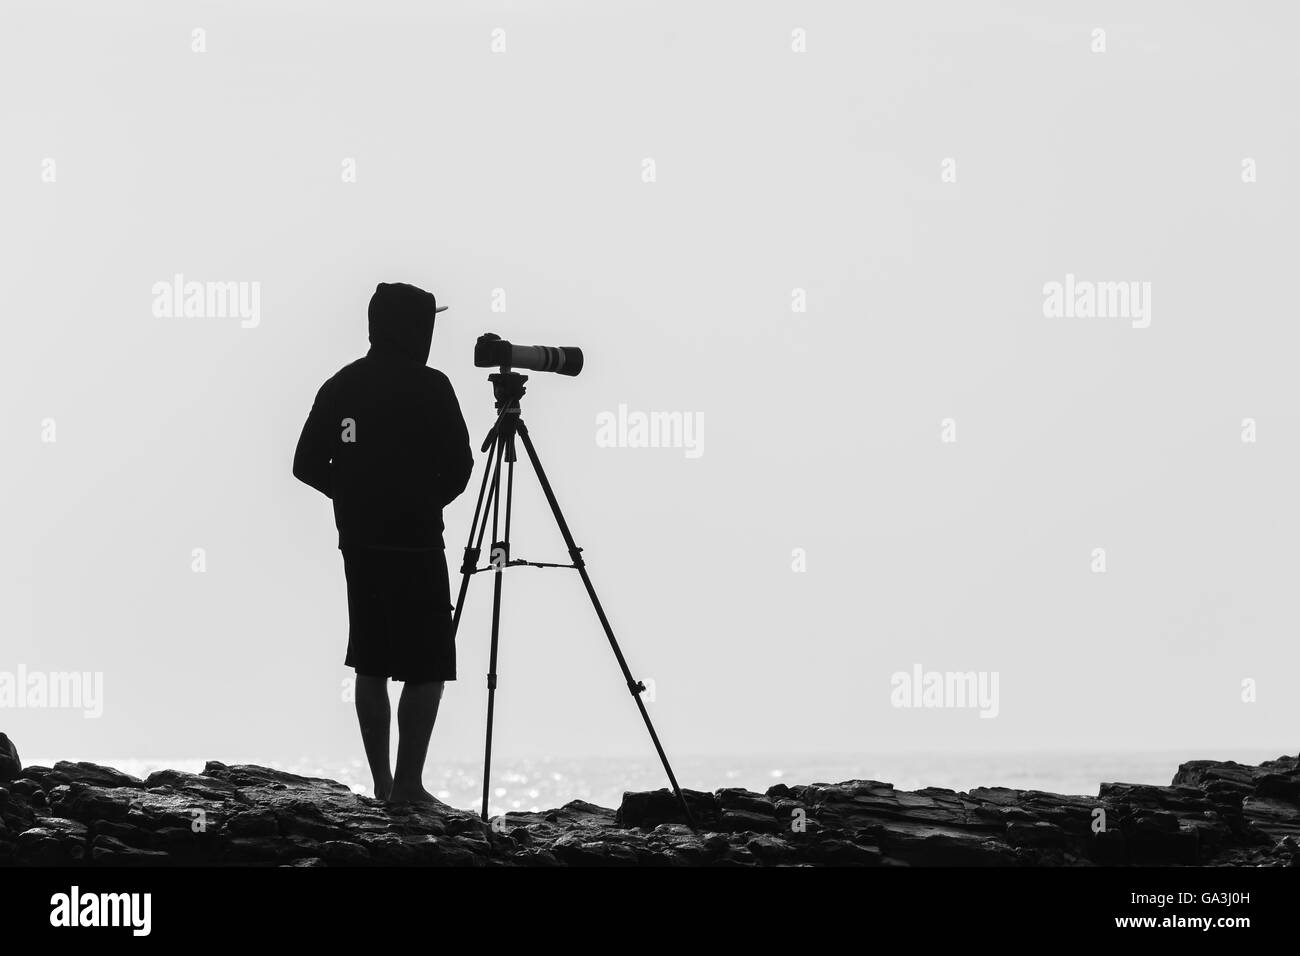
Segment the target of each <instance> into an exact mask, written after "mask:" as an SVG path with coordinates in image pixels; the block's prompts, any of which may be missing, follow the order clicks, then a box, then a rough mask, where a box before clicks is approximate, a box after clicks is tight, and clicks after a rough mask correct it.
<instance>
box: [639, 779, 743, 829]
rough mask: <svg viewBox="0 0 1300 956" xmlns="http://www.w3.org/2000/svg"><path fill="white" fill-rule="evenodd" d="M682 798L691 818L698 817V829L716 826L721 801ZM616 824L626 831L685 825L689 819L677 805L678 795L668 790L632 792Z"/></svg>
mask: <svg viewBox="0 0 1300 956" xmlns="http://www.w3.org/2000/svg"><path fill="white" fill-rule="evenodd" d="M682 796H683V797H684V798H685V799H686V806H687V807H689V808H690V811H691V815H692V816H693V817H695V822H696V825H698V826H711V825H713V824H716V822H717V819H718V801H717V798H716V797H714V795H713V794H711V793H703V792H701V791H699V790H683V791H682ZM614 820H615V822H616V823H617V824H619V825H620V826H625V827H655V826H658V825H659V824H661V823H685V822H686V815H685V814H684V813H682V807H681V804H679V803H678V802H677V795H676V794H675V793H673V792H672V791H671V790H669V789H668V788H667V787H665V788H664V789H662V790H649V791H642V792H632V791H629V792H628V793H625V794H623V803H622V805H621V806H619V808H618V813H617V814H616V815H615V818H614Z"/></svg>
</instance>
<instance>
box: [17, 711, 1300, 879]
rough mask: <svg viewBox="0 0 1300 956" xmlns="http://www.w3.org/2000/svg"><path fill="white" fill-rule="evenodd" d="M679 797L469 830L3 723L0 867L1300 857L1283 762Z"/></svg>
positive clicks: (259, 776)
mask: <svg viewBox="0 0 1300 956" xmlns="http://www.w3.org/2000/svg"><path fill="white" fill-rule="evenodd" d="M687 798H688V801H689V802H690V804H691V809H692V812H693V813H694V814H695V815H696V817H697V820H698V822H699V824H700V827H699V831H698V832H692V831H691V830H690V829H689V828H687V827H686V826H685V825H684V824H683V823H682V821H681V816H680V810H679V809H678V806H677V803H676V800H675V799H674V798H673V796H672V794H671V793H670V792H669V791H667V790H659V791H652V792H641V793H627V794H625V795H624V797H623V802H622V805H621V806H620V807H619V808H618V810H611V809H606V808H604V807H598V806H595V805H594V804H590V803H583V802H581V801H573V802H571V803H568V804H566V805H565V806H563V807H560V808H559V809H557V810H551V811H548V812H542V813H509V814H507V815H505V816H504V817H501V818H497V819H496V820H494V821H492V822H491V823H490V824H488V825H484V824H482V823H481V822H480V821H479V820H478V818H477V817H476V816H475V815H474V814H472V813H470V812H467V811H464V810H457V809H455V808H452V807H448V806H445V805H443V804H438V805H436V806H432V807H414V806H388V805H385V804H383V803H381V802H379V801H377V800H374V799H371V798H369V797H363V796H359V795H357V794H355V793H353V792H352V791H351V790H350V789H349V788H347V787H346V786H344V785H343V784H341V783H336V782H335V781H332V780H323V779H318V778H311V777H300V776H296V775H294V774H290V773H285V772H283V771H279V770H273V769H269V768H266V767H257V766H227V765H225V764H222V763H218V762H216V761H211V762H209V763H208V764H207V766H206V767H205V768H204V771H203V773H201V774H193V773H184V772H181V771H177V770H161V771H158V772H157V773H153V774H150V775H149V777H148V778H147V779H145V780H140V779H137V778H135V777H132V776H129V775H127V774H124V773H121V772H119V771H117V770H114V769H112V768H109V767H101V766H98V765H96V764H90V763H71V762H66V761H65V762H60V763H58V764H56V765H55V766H54V767H23V766H22V765H21V762H20V761H19V760H18V755H17V752H16V750H14V748H13V745H12V744H11V743H10V742H9V740H8V738H7V737H5V736H4V735H3V734H0V866H12V865H37V866H49V865H55V866H57V865H74V866H76V865H100V866H123V865H146V866H150V865H154V866H158V865H161V866H167V865H201V866H208V865H218V866H219V865H241V866H274V865H280V866H354V865H380V866H411V865H427V866H638V865H640V866H790V865H794V866H799V865H812V866H934V865H937V866H1094V865H1101V866H1124V865H1185V866H1300V759H1298V758H1296V757H1280V758H1278V759H1277V760H1270V761H1265V762H1264V763H1262V764H1260V765H1259V766H1246V765H1242V764H1237V763H1232V762H1218V761H1211V760H1194V761H1190V762H1188V763H1185V764H1183V765H1182V766H1180V767H1179V769H1178V772H1177V774H1176V775H1175V776H1174V779H1173V781H1172V783H1171V784H1170V785H1169V786H1167V787H1160V786H1150V785H1145V784H1126V783H1107V784H1103V785H1102V786H1101V788H1100V792H1099V793H1098V795H1097V796H1096V797H1084V796H1062V795H1059V794H1053V793H1043V792H1040V791H1035V790H1009V789H1005V788H1001V787H987V788H977V789H974V790H971V791H969V792H961V793H958V792H954V791H952V790H943V789H938V788H926V789H922V790H917V791H902V790H895V789H894V787H893V786H892V785H890V784H888V783H880V782H877V781H873V780H850V781H845V782H843V783H836V784H828V783H814V784H808V785H803V786H787V785H785V784H778V785H777V786H774V787H771V788H770V789H768V791H767V792H766V793H754V792H750V791H746V790H740V789H734V788H729V789H723V790H717V791H715V792H713V793H704V792H700V791H687Z"/></svg>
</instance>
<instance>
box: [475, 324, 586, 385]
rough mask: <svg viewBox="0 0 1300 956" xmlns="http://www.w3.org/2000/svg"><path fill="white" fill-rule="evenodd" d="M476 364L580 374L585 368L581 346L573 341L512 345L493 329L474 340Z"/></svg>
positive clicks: (482, 366)
mask: <svg viewBox="0 0 1300 956" xmlns="http://www.w3.org/2000/svg"><path fill="white" fill-rule="evenodd" d="M474 364H475V365H476V366H478V367H479V368H492V367H498V366H499V367H500V368H502V369H512V368H526V369H532V370H533V371H535V372H558V373H559V374H560V375H577V374H578V373H579V372H581V371H582V349H579V348H574V347H573V346H571V345H560V346H554V345H513V344H511V343H510V342H507V341H506V340H505V339H503V338H501V336H499V335H494V334H493V333H491V332H485V333H483V334H482V335H480V336H479V337H478V341H477V342H475V343H474Z"/></svg>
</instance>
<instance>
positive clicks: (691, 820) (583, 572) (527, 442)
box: [494, 418, 696, 830]
mask: <svg viewBox="0 0 1300 956" xmlns="http://www.w3.org/2000/svg"><path fill="white" fill-rule="evenodd" d="M515 429H516V431H517V432H518V434H519V437H520V439H521V440H522V441H523V443H524V451H526V452H527V453H528V459H529V461H531V462H532V463H533V470H534V471H535V472H537V480H538V481H539V482H540V483H541V486H542V493H543V494H544V495H546V501H547V504H549V505H550V506H551V513H552V514H553V515H555V523H556V524H558V525H559V526H560V534H561V535H563V537H564V543H565V545H566V546H567V547H568V549H569V555H570V556H571V557H572V559H573V564H574V567H576V568H577V569H578V574H579V576H581V578H582V583H583V586H584V587H586V589H587V596H588V597H590V598H591V604H592V607H594V608H595V609H596V617H598V618H599V619H600V626H601V627H602V628H604V630H605V637H607V638H608V639H609V646H610V648H611V649H612V650H613V651H614V657H615V659H616V660H617V661H618V666H619V667H620V668H621V669H622V671H623V678H624V679H625V680H626V681H627V688H628V690H629V691H631V693H632V697H633V699H634V700H635V701H636V706H637V709H638V710H639V711H640V712H641V719H642V720H644V721H645V726H646V730H648V731H649V732H650V740H651V742H652V743H653V744H654V747H655V750H656V751H657V752H658V754H659V760H660V762H661V763H662V764H663V765H664V771H665V772H666V773H667V774H668V782H669V783H671V784H672V787H673V793H675V794H676V795H677V802H678V803H680V804H681V807H682V813H683V814H685V815H686V822H687V824H689V825H690V828H691V829H692V830H694V829H696V826H695V817H694V816H692V814H691V808H690V807H688V806H687V805H686V797H685V796H683V795H682V788H681V787H679V786H678V785H677V777H676V775H675V774H674V773H673V768H672V767H671V766H670V765H669V763H668V755H667V754H666V753H664V748H663V745H662V744H660V743H659V735H658V734H657V733H655V728H654V724H653V723H651V721H650V713H649V711H647V710H646V707H645V701H643V700H642V699H641V693H642V692H643V691H644V690H645V684H643V683H641V682H640V681H639V680H636V679H635V678H634V677H633V676H632V671H631V670H630V669H629V668H628V666H627V661H626V660H625V659H624V658H623V651H622V650H621V649H620V648H619V646H618V641H617V640H616V639H615V638H614V629H613V628H612V627H610V625H609V619H608V618H607V617H606V616H605V609H604V608H603V607H601V604H600V598H599V597H597V596H596V588H595V586H594V585H593V584H592V583H591V576H590V575H588V574H587V566H586V563H585V562H584V561H583V560H582V549H581V548H579V547H578V545H577V544H576V543H575V542H574V540H573V534H572V533H571V532H570V531H569V523H568V522H567V521H565V520H564V515H563V513H562V512H561V511H560V505H559V502H557V501H556V500H555V492H554V491H552V490H551V483H550V481H549V480H548V479H547V477H546V472H545V471H543V470H542V463H541V461H539V460H538V458H537V449H536V448H534V447H533V440H532V439H531V438H530V437H529V436H528V428H527V426H525V425H524V423H523V420H522V419H518V418H517V419H516V420H515ZM494 629H495V625H494Z"/></svg>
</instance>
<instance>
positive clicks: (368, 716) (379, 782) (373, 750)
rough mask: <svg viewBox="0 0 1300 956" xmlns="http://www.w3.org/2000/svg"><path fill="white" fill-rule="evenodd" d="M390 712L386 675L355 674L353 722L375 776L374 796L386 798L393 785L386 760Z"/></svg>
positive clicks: (391, 772) (371, 773)
mask: <svg viewBox="0 0 1300 956" xmlns="http://www.w3.org/2000/svg"><path fill="white" fill-rule="evenodd" d="M391 716H392V712H391V710H390V708H389V704H388V678H387V677H364V676H362V675H361V674H358V675H357V722H358V723H359V724H361V742H362V744H364V745H365V748H366V760H367V761H368V762H369V764H370V775H371V776H372V777H374V779H375V796H376V797H378V798H379V799H380V800H387V799H388V794H389V792H390V791H391V790H392V789H393V771H392V770H390V769H389V763H388V727H389V721H390V717H391Z"/></svg>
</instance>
